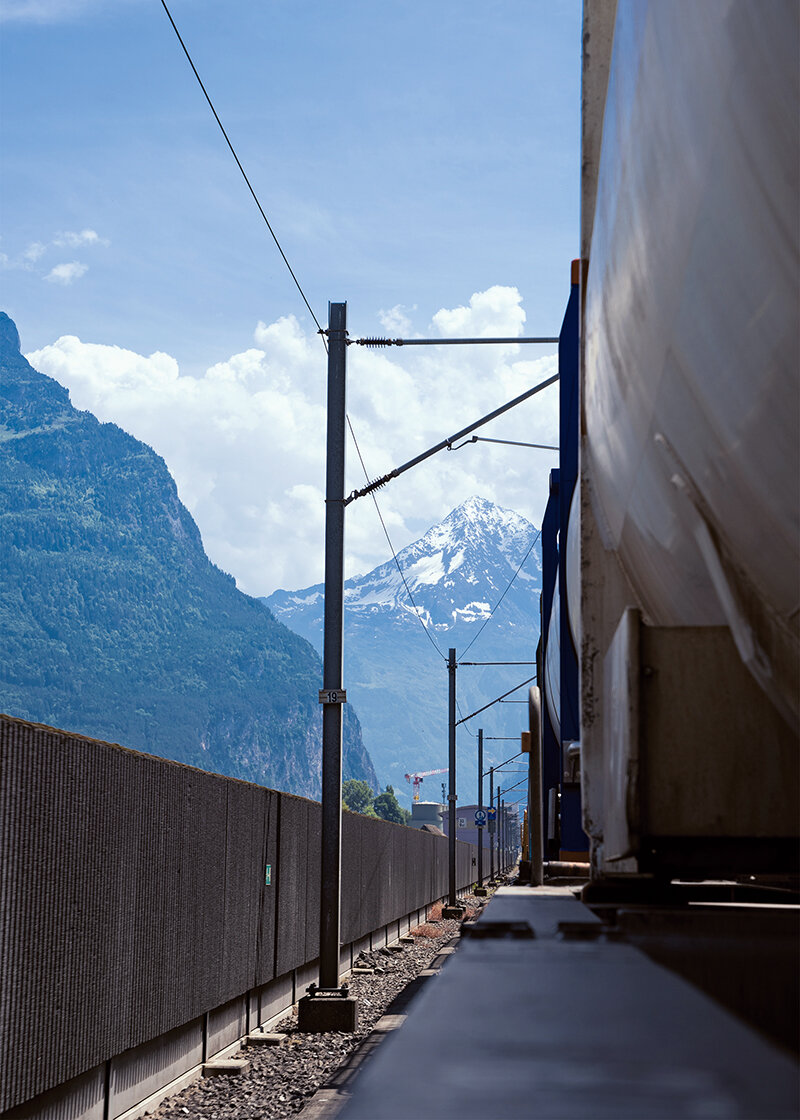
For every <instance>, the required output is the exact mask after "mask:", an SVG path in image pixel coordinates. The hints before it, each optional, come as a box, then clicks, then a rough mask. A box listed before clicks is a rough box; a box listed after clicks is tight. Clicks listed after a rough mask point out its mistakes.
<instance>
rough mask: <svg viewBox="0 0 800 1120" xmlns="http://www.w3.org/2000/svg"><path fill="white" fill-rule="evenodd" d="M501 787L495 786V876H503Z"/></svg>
mask: <svg viewBox="0 0 800 1120" xmlns="http://www.w3.org/2000/svg"><path fill="white" fill-rule="evenodd" d="M502 792H503V791H502V788H501V786H497V875H502V874H503V866H504V862H505V861H504V859H503V814H502V812H501V808H500V806H501V801H500V795H501V793H502Z"/></svg>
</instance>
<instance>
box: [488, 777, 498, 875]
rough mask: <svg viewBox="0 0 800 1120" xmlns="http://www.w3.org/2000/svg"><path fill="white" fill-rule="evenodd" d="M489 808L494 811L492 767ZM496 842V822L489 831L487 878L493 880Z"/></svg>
mask: <svg viewBox="0 0 800 1120" xmlns="http://www.w3.org/2000/svg"><path fill="white" fill-rule="evenodd" d="M489 808H490V809H494V766H490V767H489ZM496 842H497V821H496V820H494V821H493V822H492V827H491V828H490V829H489V867H490V871H489V878H490V879H492V880H494V848H495V844H496Z"/></svg>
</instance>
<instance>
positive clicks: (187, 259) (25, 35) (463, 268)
mask: <svg viewBox="0 0 800 1120" xmlns="http://www.w3.org/2000/svg"><path fill="white" fill-rule="evenodd" d="M170 7H171V10H172V13H173V16H174V18H175V20H176V22H177V24H178V26H179V28H180V29H181V32H182V34H183V36H184V39H185V41H186V43H187V45H188V47H189V49H190V51H191V53H192V55H193V57H194V61H195V63H196V65H197V67H198V69H199V71H200V73H201V75H202V77H203V80H204V81H205V83H206V86H207V88H208V90H209V92H210V94H211V96H212V98H213V100H214V101H215V104H216V107H217V110H218V112H219V113H220V116H221V117H222V120H223V122H224V124H225V126H226V128H227V130H228V132H229V134H230V136H231V138H232V140H233V142H234V145H235V146H236V148H237V151H238V153H239V156H240V158H241V159H242V162H243V164H244V166H245V168H246V170H247V172H248V174H249V176H250V178H251V181H252V182H253V185H254V187H255V189H256V191H257V193H258V195H259V197H260V199H261V201H262V204H263V205H264V208H265V210H266V212H267V214H268V216H269V218H270V221H271V222H272V224H273V227H274V228H275V230H276V232H277V234H278V236H279V238H280V240H281V242H282V244H283V247H284V250H285V252H286V254H287V256H288V257H289V260H290V261H291V263H292V266H293V267H294V269H295V271H296V273H297V275H298V277H299V279H300V282H301V284H302V285H303V287H304V289H305V291H306V294H307V296H308V299H309V301H310V303H311V305H312V307H313V308H314V310H315V312H316V314H317V316H318V318H319V319H320V320H321V321H323V322H324V320H325V318H326V314H327V302H328V300H331V299H332V300H347V302H348V312H349V326H350V329H351V333H354V334H375V333H385V332H386V331H389V332H390V333H393V334H396V333H407V334H416V335H418V336H419V335H427V334H429V333H430V332H432V331H439V332H441V333H461V332H463V331H466V330H476V331H482V332H483V333H489V334H491V333H511V334H517V333H536V334H539V333H541V334H551V333H557V331H558V328H559V325H560V322H561V318H562V316H563V310H564V307H565V304H566V299H567V295H568V284H569V262H570V260H571V258H572V257H574V256H576V255H577V251H578V185H579V108H580V89H579V80H580V46H581V43H580V4H579V2H578V0H524V2H523V0H502V2H495V3H491V2H488V3H487V2H484V3H481V4H478V3H472V2H470V0H461V2H459V3H455V2H450V0H437V2H435V3H430V2H428V3H418V2H416V0H406V2H401V0H395V2H393V0H384V2H377V0H373V2H369V3H368V2H366V0H344V2H342V3H339V4H337V5H332V4H329V3H324V2H321V0H307V2H306V0H262V2H259V3H254V2H252V0H248V2H242V0H228V2H227V3H225V4H221V3H214V4H212V3H211V2H209V0H172V3H171V5H170ZM0 19H2V22H1V23H0V52H1V57H0V64H1V65H0V72H2V79H0V81H1V82H2V85H0V104H1V105H2V119H1V120H0V152H2V197H1V198H0V205H1V207H2V213H1V216H0V234H1V235H2V240H0V253H2V254H3V257H2V265H3V267H2V268H1V269H0V283H1V284H2V292H1V293H0V307H2V309H4V310H6V311H8V313H9V314H10V315H11V316H12V318H14V319H15V320H16V322H17V325H18V327H19V329H20V334H21V336H22V342H23V349H24V350H25V352H26V353H28V354H29V355H31V354H34V355H35V357H36V359H37V360H36V361H35V362H34V364H37V366H38V368H41V369H43V370H44V371H45V372H47V373H50V374H51V375H53V376H57V377H58V378H59V380H61V381H62V382H63V383H64V384H67V385H68V387H69V388H70V391H71V393H72V396H73V400H74V401H75V403H76V404H78V405H79V407H83V408H91V409H92V411H94V412H96V413H97V415H98V416H100V417H101V419H104V420H115V421H116V422H118V423H120V424H121V425H122V426H123V427H125V428H127V429H128V430H129V431H132V432H133V434H134V435H136V436H138V437H139V438H142V439H145V440H146V441H147V442H149V443H151V444H152V445H153V446H154V447H155V448H156V450H158V451H159V452H160V453H161V454H163V455H164V457H165V458H166V460H167V463H168V464H169V466H170V468H171V469H172V471H173V473H174V475H175V477H176V479H177V481H178V485H179V489H180V491H181V494H182V497H183V498H184V501H186V503H187V505H188V506H189V508H190V509H191V510H192V512H193V513H194V515H195V516H196V518H197V520H198V522H199V524H200V527H201V530H202V532H203V537H204V540H205V542H206V547H207V549H208V551H209V553H210V554H211V555H212V558H213V559H215V560H216V561H217V562H218V563H220V564H221V565H222V566H223V567H225V568H227V570H229V571H232V572H233V574H234V575H235V576H236V578H237V580H238V581H239V583H240V585H241V586H243V587H244V588H245V589H246V590H248V591H251V592H253V593H268V592H270V591H271V590H273V589H274V587H275V586H278V585H283V586H287V585H292V586H296V585H299V584H302V583H310V582H313V580H314V579H316V578H319V572H320V571H321V549H318V548H317V546H316V545H314V544H313V542H314V541H315V540H316V537H315V534H318V531H319V528H320V526H321V517H322V507H321V505H320V502H319V494H320V492H321V489H322V485H323V480H322V477H321V464H322V458H321V449H320V447H319V439H318V435H319V424H320V422H321V421H320V415H321V414H320V407H321V406H324V353H323V352H322V349H321V346H320V345H319V341H318V340H317V339H315V338H314V330H315V328H314V324H313V322H312V320H311V317H310V316H309V315H308V312H307V311H306V309H305V307H304V305H303V304H302V301H301V300H300V297H299V295H298V294H297V292H296V290H295V288H294V286H293V284H292V282H291V279H290V277H289V276H288V273H287V272H286V270H285V266H284V264H283V262H282V261H281V259H280V257H279V256H278V253H277V251H276V249H275V248H274V245H273V244H272V242H271V240H270V238H269V234H268V232H267V230H266V228H265V226H264V224H263V222H262V219H261V217H260V216H259V214H258V212H257V210H256V208H255V205H254V203H253V201H252V199H251V198H250V196H249V194H248V193H247V190H246V187H245V185H244V183H243V182H242V180H241V178H240V177H239V172H238V170H237V168H236V166H235V164H234V163H233V160H232V158H231V156H230V154H229V152H228V151H227V148H226V147H225V145H224V141H223V140H222V137H221V136H220V134H219V132H218V130H217V126H216V124H215V122H214V120H213V118H212V117H211V114H210V111H209V109H208V107H207V105H206V103H205V101H204V99H203V97H202V94H201V92H200V90H199V88H198V86H197V84H196V82H195V80H194V77H193V75H192V74H191V71H190V70H189V67H188V64H187V62H186V60H185V58H184V56H183V54H182V52H181V50H180V46H179V44H178V42H177V40H176V38H175V36H174V33H173V31H172V29H171V27H170V26H169V23H168V21H167V18H166V15H165V13H164V11H163V9H162V7H161V5H160V3H159V2H158V0H114V2H113V3H108V2H105V3H103V2H101V0H82V2H81V0H3V2H2V3H0ZM523 313H524V320H523ZM65 340H66V341H65ZM448 349H451V348H448ZM481 350H482V351H488V350H489V348H481ZM525 350H526V348H506V350H505V351H503V352H492V353H491V354H489V353H484V354H482V355H477V354H475V353H473V354H472V355H465V354H463V352H461V353H460V356H459V357H456V356H455V355H454V354H453V353H450V354H449V355H444V354H443V353H442V352H437V354H436V355H434V354H430V355H426V356H425V357H424V358H423V357H421V356H418V355H414V356H413V357H412V356H411V352H410V351H409V352H406V354H405V355H402V356H401V357H398V356H396V355H395V354H392V356H391V358H389V357H387V356H385V355H383V354H380V355H370V356H367V355H362V356H361V358H360V360H359V361H356V360H354V361H353V363H352V376H353V378H358V377H359V376H360V377H361V378H362V383H361V384H360V385H359V384H356V383H355V382H353V393H352V394H351V411H352V413H353V421H354V425H355V426H356V431H357V434H359V438H360V439H363V443H364V447H365V452H366V453H368V454H367V455H366V457H367V463H368V466H369V469H370V471H371V473H373V474H375V473H378V472H379V471H381V470H383V469H386V468H387V467H391V466H392V465H394V463H395V461H397V457H398V456H399V458H400V460H401V461H402V460H403V459H405V458H407V457H408V455H409V454H413V453H414V451H415V450H417V449H418V448H420V447H421V446H426V445H427V444H428V443H430V442H435V441H436V440H437V439H439V438H442V436H444V435H447V434H449V432H450V431H453V430H455V429H456V428H458V427H459V426H461V424H462V423H466V422H468V421H469V420H470V419H472V418H474V417H476V416H477V415H480V413H481V412H482V411H488V410H489V409H490V408H492V407H494V406H495V405H496V404H499V403H501V402H502V401H503V400H505V399H507V397H508V396H510V395H513V393H514V392H515V391H521V390H522V389H524V388H525V387H527V385H528V384H530V383H532V378H534V377H538V376H539V374H542V375H546V373H547V371H548V370H549V368H550V367H551V366H552V359H550V362H549V364H548V360H547V359H545V358H543V357H542V355H544V354H547V353H552V348H550V349H549V350H544V351H540V350H537V351H536V352H535V353H533V352H532V348H527V351H526V352H524V353H523V351H525ZM350 353H351V354H352V353H353V351H352V350H351V352H350ZM32 360H33V358H32ZM212 371H213V372H212ZM320 393H322V396H320ZM554 400H555V396H554V394H552V393H551V399H550V400H549V401H544V400H542V402H540V404H537V406H536V409H535V410H534V406H533V405H530V406H524V407H525V408H526V409H528V411H527V413H526V414H525V416H520V417H515V418H511V419H509V420H508V421H507V422H504V424H503V426H502V430H501V428H500V426H498V428H497V429H496V430H495V431H494V432H493V434H495V435H498V436H508V437H510V438H520V433H521V432H527V433H528V438H531V439H534V438H535V437H536V436H543V437H547V438H548V439H550V440H551V439H552V437H553V435H554V434H555V432H554V430H553V424H554V403H553V402H554ZM476 410H477V411H476ZM442 425H444V428H442ZM487 434H488V433H487ZM265 445H267V450H266V451H265ZM212 446H213V448H214V450H213V452H210V451H209V448H210V447H212ZM406 452H408V454H406ZM460 454H461V456H462V459H460V460H459V461H458V463H456V461H455V460H456V455H452V456H448V459H449V460H450V462H449V463H448V465H447V466H441V467H438V468H430V470H429V471H428V473H427V474H425V473H423V474H422V475H421V476H420V479H419V481H416V482H414V481H409V482H407V483H405V484H404V486H403V487H401V486H400V484H399V483H398V486H397V490H396V492H395V493H394V494H390V492H389V490H387V491H384V492H383V493H384V494H385V495H386V497H385V498H384V499H383V503H382V504H383V505H385V512H386V515H387V517H388V518H389V521H390V524H391V525H392V526H393V531H394V532H395V537H396V539H395V544H396V546H397V547H401V546H402V545H403V544H405V543H407V542H408V541H409V540H411V539H413V537H414V536H415V535H418V534H419V533H420V532H421V531H423V530H424V529H425V528H426V527H427V525H429V524H430V523H431V522H432V521H435V520H436V519H437V518H439V517H441V516H444V515H445V514H446V513H447V512H448V510H449V509H450V508H452V506H453V505H455V504H457V502H458V501H461V500H463V499H464V498H466V497H468V496H469V495H470V493H481V494H483V495H484V496H486V497H489V498H493V499H494V500H496V501H498V502H499V503H500V504H503V505H507V506H510V507H511V508H517V509H519V511H520V512H521V513H523V514H525V515H527V516H530V517H531V518H532V519H534V520H537V521H538V520H539V517H540V510H541V508H542V507H543V502H544V499H545V498H546V477H547V470H548V469H549V467H550V466H552V465H553V464H552V461H547V462H545V460H544V459H543V458H541V457H539V458H536V457H535V456H530V457H528V458H525V459H524V460H523V459H521V458H520V455H523V456H528V453H527V452H514V453H511V452H508V451H505V452H500V451H499V450H496V451H494V450H491V449H489V448H488V447H487V446H486V445H484V447H483V448H481V449H480V450H478V449H474V450H472V451H464V452H461V453H460ZM470 454H471V455H472V456H473V457H472V459H471V460H470V461H469V463H468V464H467V465H466V466H464V465H463V464H465V463H466V459H464V458H463V457H464V456H467V455H470ZM511 454H513V455H516V458H513V459H512V458H509V455H511ZM503 456H505V457H503ZM351 458H352V459H353V460H354V463H355V456H351ZM355 465H357V464H355ZM431 472H433V473H431ZM358 481H359V479H358V475H357V473H354V474H353V479H352V482H353V485H356V484H358ZM363 504H364V505H366V504H367V503H363ZM357 505H358V503H356V506H357ZM355 508H356V507H353V509H354V510H355ZM368 514H369V516H367V515H368ZM299 521H302V522H303V523H304V526H305V528H304V529H303V531H302V532H299V531H298V530H297V524H298V522H299ZM352 522H353V527H352V532H351V533H350V538H349V539H350V546H351V547H350V556H349V566H350V568H351V570H355V569H359V570H363V569H364V568H365V567H366V566H371V565H372V564H373V563H379V562H381V561H382V560H383V559H385V544H383V543H382V541H381V539H380V532H379V529H378V532H377V533H376V531H375V527H376V524H377V523H376V521H375V515H374V510H367V511H365V512H364V513H361V512H359V513H358V514H357V515H356V514H354V516H353V518H352ZM306 523H307V524H306ZM276 533H277V534H278V535H279V536H280V539H281V547H280V549H276V547H275V543H274V542H275V536H276ZM278 553H280V557H281V559H280V560H278V559H277V554H278ZM312 554H313V555H312ZM318 554H319V555H318Z"/></svg>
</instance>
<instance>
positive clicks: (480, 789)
mask: <svg viewBox="0 0 800 1120" xmlns="http://www.w3.org/2000/svg"><path fill="white" fill-rule="evenodd" d="M478 809H480V810H482V809H483V728H482V727H479V728H478ZM478 886H479V887H482V886H483V829H482V828H480V827H479V828H478Z"/></svg>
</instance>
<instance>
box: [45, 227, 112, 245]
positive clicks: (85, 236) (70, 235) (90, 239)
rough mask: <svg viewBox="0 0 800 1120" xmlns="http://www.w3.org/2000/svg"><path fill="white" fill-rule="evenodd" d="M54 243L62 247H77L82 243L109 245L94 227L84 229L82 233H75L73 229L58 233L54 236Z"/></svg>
mask: <svg viewBox="0 0 800 1120" xmlns="http://www.w3.org/2000/svg"><path fill="white" fill-rule="evenodd" d="M53 244H54V245H58V246H59V247H60V248H64V247H67V248H69V249H77V248H78V247H79V246H80V245H108V241H106V240H105V238H102V237H100V236H99V235H98V234H97V232H96V231H95V230H93V229H82V230H81V231H80V233H74V232H73V231H71V230H67V231H66V232H64V233H57V234H56V235H55V237H54V238H53Z"/></svg>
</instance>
